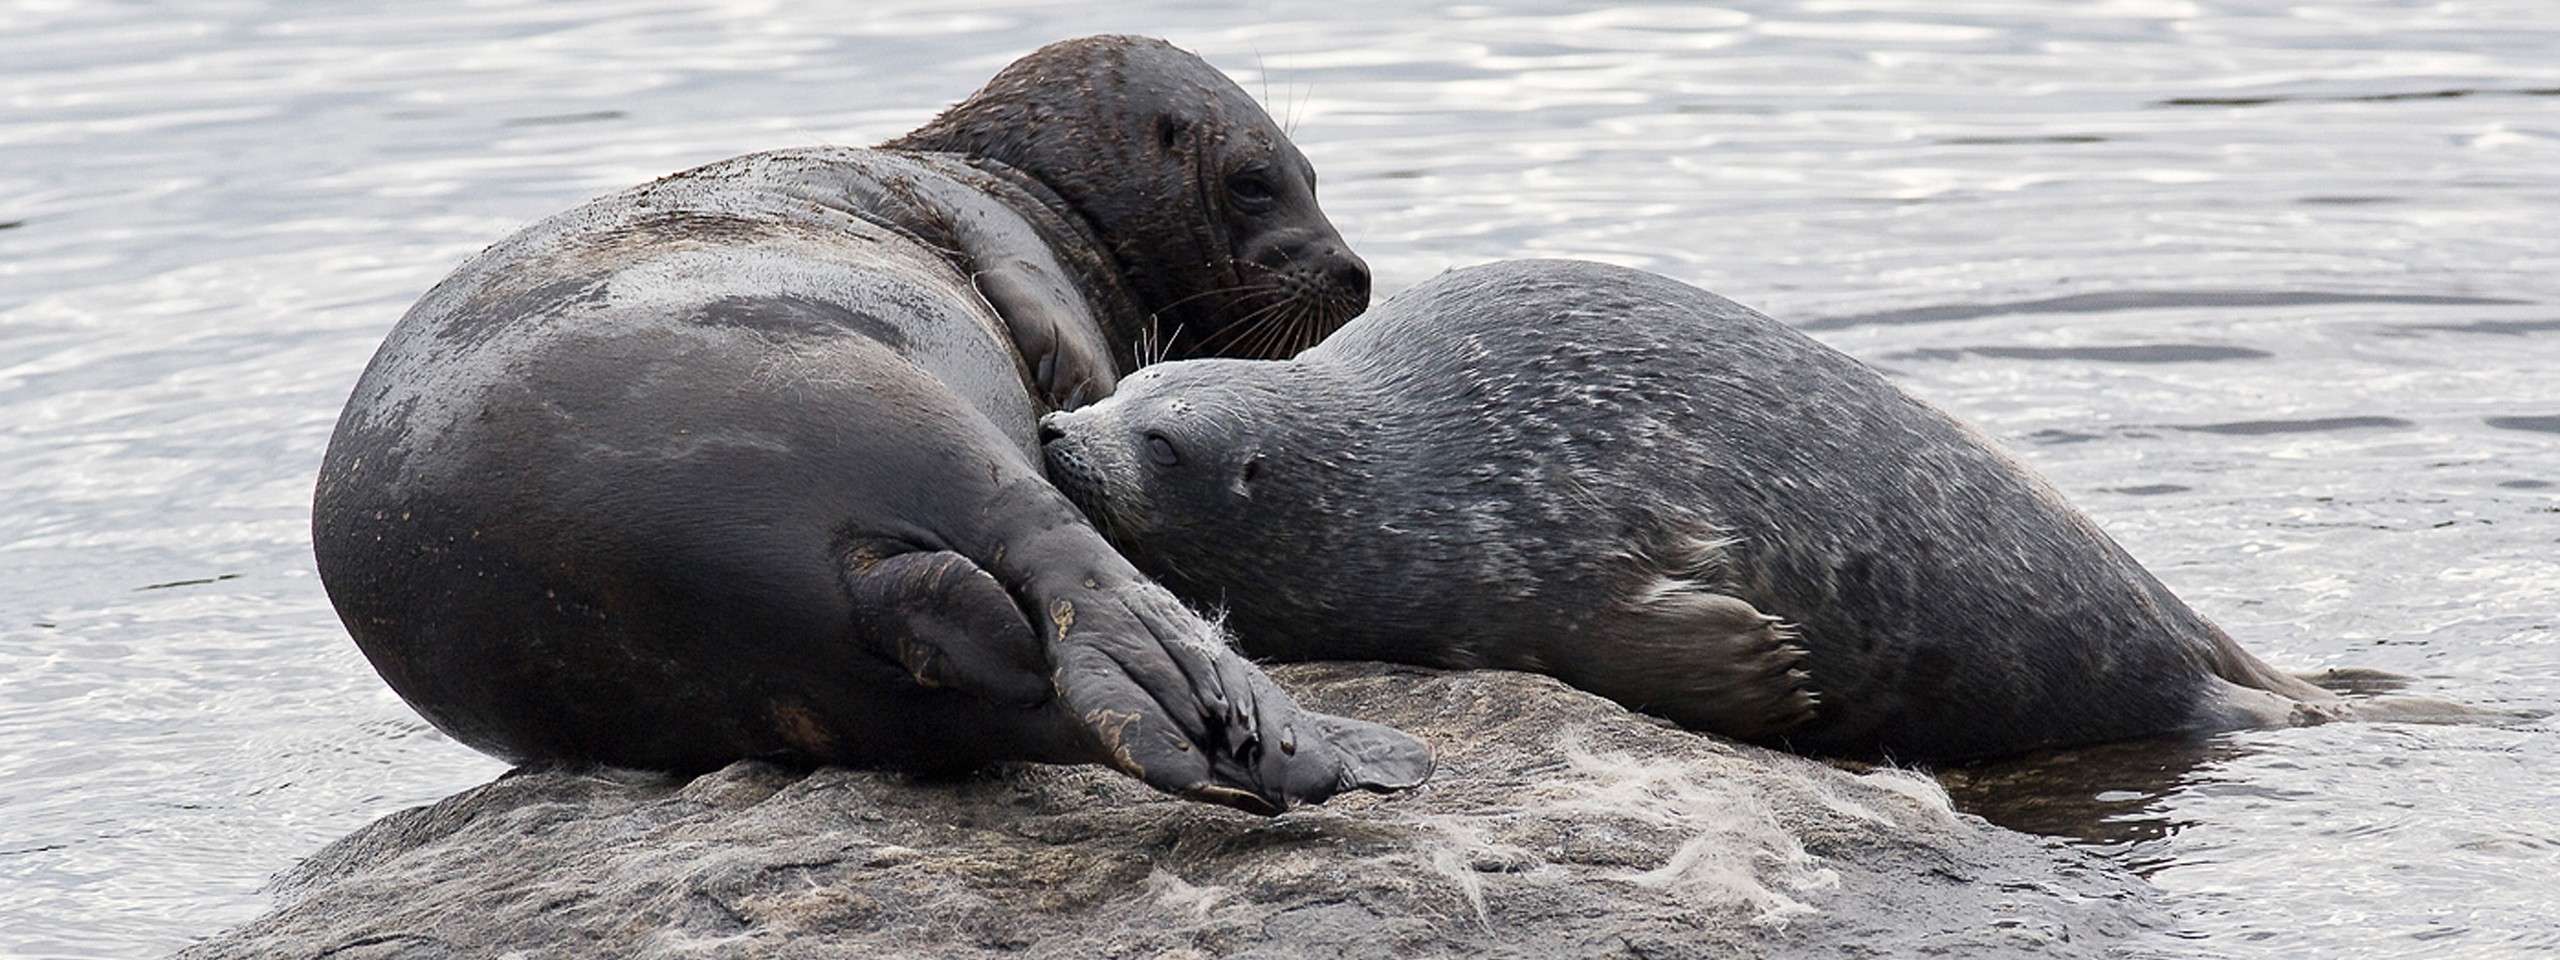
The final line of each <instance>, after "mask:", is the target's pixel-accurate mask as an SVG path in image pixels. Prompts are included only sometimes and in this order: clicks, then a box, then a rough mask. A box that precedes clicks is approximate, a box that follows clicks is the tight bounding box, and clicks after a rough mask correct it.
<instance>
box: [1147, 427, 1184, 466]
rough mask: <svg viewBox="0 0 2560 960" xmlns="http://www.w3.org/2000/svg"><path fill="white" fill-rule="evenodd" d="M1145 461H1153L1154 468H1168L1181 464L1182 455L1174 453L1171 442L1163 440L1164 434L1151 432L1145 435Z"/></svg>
mask: <svg viewBox="0 0 2560 960" xmlns="http://www.w3.org/2000/svg"><path fill="white" fill-rule="evenodd" d="M1147 459H1149V460H1153V461H1155V462H1156V466H1159V467H1170V466H1175V465H1178V464H1180V463H1182V455H1181V454H1179V453H1176V452H1175V451H1174V449H1173V441H1171V440H1167V439H1165V436H1164V434H1161V433H1156V432H1153V431H1149V432H1148V433H1147Z"/></svg>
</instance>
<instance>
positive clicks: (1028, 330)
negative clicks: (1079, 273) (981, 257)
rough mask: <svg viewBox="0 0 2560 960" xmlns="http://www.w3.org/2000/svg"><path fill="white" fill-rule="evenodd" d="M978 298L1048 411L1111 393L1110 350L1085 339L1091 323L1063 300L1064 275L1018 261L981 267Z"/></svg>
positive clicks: (1093, 339)
mask: <svg viewBox="0 0 2560 960" xmlns="http://www.w3.org/2000/svg"><path fill="white" fill-rule="evenodd" d="M972 279H974V280H975V282H976V283H977V287H978V294H979V295H980V296H983V297H986V298H987V303H988V304H989V305H990V306H993V307H995V309H996V313H997V314H998V315H1000V316H1002V317H1004V322H1005V327H1006V328H1007V329H1008V330H1010V331H1011V332H1012V334H1013V345H1014V349H1016V350H1018V351H1021V353H1022V359H1023V361H1024V362H1025V363H1028V364H1029V365H1030V367H1031V370H1030V373H1031V381H1032V387H1033V392H1034V394H1035V395H1037V396H1038V397H1039V398H1040V399H1041V400H1042V401H1043V402H1045V403H1047V404H1048V405H1049V406H1050V408H1052V409H1057V410H1073V409H1075V408H1077V407H1081V406H1084V405H1085V404H1088V403H1091V402H1093V401H1095V400H1099V399H1102V398H1103V397H1106V396H1109V395H1110V394H1111V389H1112V387H1113V386H1114V385H1115V384H1117V383H1118V378H1117V377H1115V376H1113V375H1112V372H1111V371H1112V360H1111V353H1110V348H1109V347H1108V346H1106V345H1105V344H1104V343H1103V342H1102V341H1101V340H1100V339H1099V338H1097V337H1094V336H1091V335H1090V331H1092V330H1093V329H1095V326H1094V322H1093V320H1092V318H1091V317H1090V316H1088V315H1087V313H1086V311H1085V309H1084V307H1083V306H1082V305H1081V304H1079V303H1076V302H1075V301H1074V300H1072V299H1070V298H1069V297H1068V291H1069V290H1071V289H1072V288H1071V287H1069V286H1068V285H1067V281H1066V279H1065V278H1064V277H1062V276H1059V275H1058V274H1057V273H1055V272H1054V271H1052V270H1049V269H1045V268H1043V267H1042V265H1041V264H1039V263H1036V262H1033V261H1030V260H1024V259H1016V260H1006V261H999V262H996V263H987V264H982V265H981V266H980V269H979V271H978V273H977V275H976V276H975V277H974V278H972Z"/></svg>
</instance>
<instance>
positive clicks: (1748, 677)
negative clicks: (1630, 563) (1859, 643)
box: [1546, 579, 1817, 740]
mask: <svg viewBox="0 0 2560 960" xmlns="http://www.w3.org/2000/svg"><path fill="white" fill-rule="evenodd" d="M1626 606H1627V609H1625V610H1621V611H1618V613H1619V614H1620V615H1621V616H1619V617H1615V618H1611V619H1614V620H1615V621H1616V622H1615V623H1613V624H1612V625H1611V627H1610V629H1609V630H1608V632H1607V634H1606V635H1604V636H1589V635H1586V636H1584V637H1581V638H1576V639H1573V640H1569V641H1567V642H1572V643H1575V644H1576V645H1577V649H1574V650H1572V651H1570V652H1568V653H1565V654H1563V655H1554V656H1549V657H1547V658H1546V661H1547V663H1548V664H1550V665H1551V666H1552V669H1551V671H1550V672H1552V673H1554V674H1555V675H1556V677H1557V678H1558V679H1561V680H1563V681H1565V682H1566V683H1570V684H1572V685H1574V686H1577V687H1580V688H1582V689H1585V690H1589V691H1591V692H1593V693H1597V694H1600V695H1602V696H1605V697H1608V698H1609V699H1611V700H1615V701H1618V702H1619V703H1622V704H1625V705H1627V706H1628V707H1629V708H1632V709H1635V710H1640V711H1643V712H1645V713H1650V714H1653V715H1655V716H1659V717H1663V718H1665V719H1668V720H1670V721H1672V722H1674V723H1678V724H1680V725H1681V726H1684V727H1688V728H1690V729H1692V730H1704V731H1707V732H1710V733H1717V734H1722V735H1725V736H1729V737H1734V738H1737V739H1745V740H1753V739H1761V738H1766V737H1770V736H1774V735H1776V734H1780V733H1784V732H1786V731H1787V730H1789V729H1792V728H1794V727H1796V726H1798V725H1801V724H1803V723H1804V722H1806V721H1808V720H1811V719H1813V716H1814V708H1815V703H1816V699H1817V698H1816V696H1815V693H1814V688H1813V684H1812V679H1811V677H1809V676H1808V675H1807V674H1806V673H1805V671H1804V669H1803V668H1802V664H1803V661H1804V650H1803V648H1801V647H1798V646H1796V645H1795V644H1794V643H1793V640H1794V637H1793V634H1792V632H1791V631H1790V630H1788V629H1787V627H1786V625H1785V624H1784V623H1781V622H1780V621H1779V620H1778V618H1776V617H1771V616H1768V615H1766V614H1763V613H1761V612H1760V611H1759V610H1758V609H1757V608H1754V607H1753V606H1752V605H1751V604H1749V603H1746V602H1744V601H1742V600H1740V599H1738V598H1735V597H1731V596H1727V595H1725V594H1720V593H1712V592H1708V591H1706V590H1703V589H1700V588H1698V587H1697V586H1696V585H1694V584H1693V583H1690V582H1688V581H1675V580H1669V579H1665V580H1664V581H1662V582H1661V584H1660V585H1659V586H1657V588H1656V589H1653V590H1649V591H1647V592H1646V593H1644V594H1643V595H1641V596H1639V597H1637V598H1635V599H1633V600H1630V601H1628V602H1627V604H1626ZM1626 614H1633V616H1625V615H1626ZM1595 647H1596V648H1598V649H1594V648H1595Z"/></svg>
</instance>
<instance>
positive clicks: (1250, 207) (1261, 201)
mask: <svg viewBox="0 0 2560 960" xmlns="http://www.w3.org/2000/svg"><path fill="white" fill-rule="evenodd" d="M1227 196H1230V197H1233V198H1235V202H1236V206H1237V208H1239V209H1242V210H1244V211H1246V212H1248V213H1260V212H1262V211H1264V210H1269V209H1271V208H1273V207H1276V206H1279V205H1280V187H1279V186H1278V185H1276V184H1274V183H1272V182H1271V178H1270V177H1266V176H1263V175H1262V173H1261V172H1260V171H1253V170H1248V171H1245V172H1243V173H1239V174H1236V175H1235V176H1232V177H1228V178H1227Z"/></svg>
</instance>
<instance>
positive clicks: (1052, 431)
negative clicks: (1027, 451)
mask: <svg viewBox="0 0 2560 960" xmlns="http://www.w3.org/2000/svg"><path fill="white" fill-rule="evenodd" d="M1066 435H1067V432H1066V431H1064V430H1060V429H1058V425H1057V424H1054V423H1050V422H1049V419H1048V418H1047V417H1042V418H1040V445H1041V446H1044V447H1045V446H1048V445H1050V444H1052V443H1056V442H1058V441H1059V440H1060V439H1061V438H1064V437H1065V436H1066Z"/></svg>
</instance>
